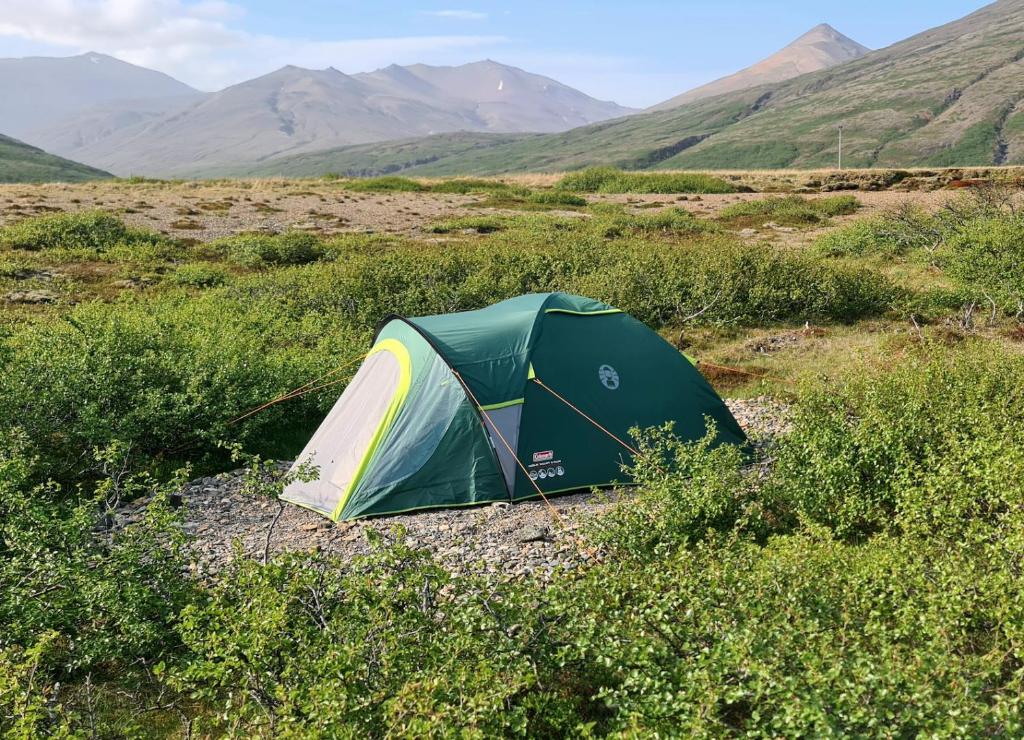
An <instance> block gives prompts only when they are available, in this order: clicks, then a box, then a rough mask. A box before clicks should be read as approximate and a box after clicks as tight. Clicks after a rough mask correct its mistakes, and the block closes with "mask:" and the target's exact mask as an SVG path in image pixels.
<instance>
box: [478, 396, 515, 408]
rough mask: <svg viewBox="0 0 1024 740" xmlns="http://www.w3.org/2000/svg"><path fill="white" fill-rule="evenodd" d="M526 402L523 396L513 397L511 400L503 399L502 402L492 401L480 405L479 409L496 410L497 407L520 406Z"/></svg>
mask: <svg viewBox="0 0 1024 740" xmlns="http://www.w3.org/2000/svg"><path fill="white" fill-rule="evenodd" d="M524 403H526V399H525V398H514V399H512V400H511V401H505V402H503V403H492V404H491V405H490V406H481V407H480V410H481V411H497V410H498V409H507V408H508V407H509V406H520V405H522V404H524Z"/></svg>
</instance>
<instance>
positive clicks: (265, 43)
mask: <svg viewBox="0 0 1024 740" xmlns="http://www.w3.org/2000/svg"><path fill="white" fill-rule="evenodd" d="M985 4H986V3H985V2H978V1H977V0H895V1H894V0H858V1H857V2H850V3H836V2H825V3H823V2H821V0H786V1H785V2H765V1H764V0H714V1H710V0H704V1H702V2H698V1H696V0H676V1H675V2H668V1H666V0H660V1H659V0H628V1H626V2H623V1H622V0H615V1H614V2H601V1H600V0H515V1H514V2H505V1H499V0H475V1H468V0H467V1H466V2H459V1H458V0H436V2H428V1H425V0H372V1H370V2H352V1H349V0H288V1H287V2H285V1H283V0H0V57H21V56H29V55H42V56H68V55H71V54H79V53H83V52H86V51H94V52H100V53H105V54H110V55H112V56H116V57H118V58H120V59H124V60H125V61H129V62H133V63H135V64H140V65H143V66H146V67H150V68H152V69H158V70H160V71H162V72H166V73H167V74H170V75H172V76H173V77H176V78H177V79H179V80H181V81H182V82H186V83H188V84H190V85H192V86H193V87H197V88H199V89H201V90H218V89H221V88H223V87H225V86H227V85H230V84H234V83H237V82H241V81H243V80H246V79H251V78H252V77H256V76H258V75H261V74H265V73H267V72H271V71H273V70H274V69H277V68H279V67H281V66H284V65H285V64H295V65H298V66H301V67H311V68H316V69H323V68H325V67H328V66H333V67H335V68H336V69H339V70H341V71H342V72H347V73H355V72H365V71H370V70H373V69H376V68H379V67H384V66H387V65H388V64H392V63H395V64H411V63H414V62H423V63H426V64H461V63H464V62H470V61H476V60H479V59H494V60H496V61H499V62H503V63H506V64H512V65H515V66H517V67H522V68H523V69H526V70H528V71H530V72H536V73H539V74H544V75H547V76H549V77H553V78H555V79H557V80H559V81H560V82H563V83H565V84H567V85H571V86H573V87H576V88H578V89H580V90H582V91H583V92H585V93H587V94H589V95H593V96H594V97H597V98H601V99H603V100H615V101H616V102H618V103H621V104H623V105H630V106H634V107H646V106H649V105H653V104H655V103H658V102H660V101H662V100H665V99H667V98H670V97H672V96H674V95H676V94H678V93H680V92H683V91H685V90H688V89H690V88H693V87H695V86H697V85H700V84H702V83H704V82H708V81H710V80H713V79H716V78H718V77H721V76H723V75H726V74H730V73H732V72H735V71H737V70H739V69H741V68H743V67H746V66H748V65H750V64H752V63H754V62H756V61H758V60H760V59H762V58H764V57H766V56H768V55H770V54H772V53H773V52H775V51H777V50H778V49H780V48H781V47H783V46H785V45H786V44H788V43H789V42H790V41H792V40H793V39H795V38H796V37H798V36H800V35H801V34H803V33H804V32H805V31H807V30H809V29H810V28H811V27H813V26H815V25H817V24H819V23H830V24H831V25H833V26H834V27H835V28H837V29H838V30H839V31H841V32H842V33H844V34H846V35H847V36H850V37H851V38H853V39H854V40H856V41H859V42H860V43H862V44H864V45H865V46H869V47H871V48H873V49H877V48H881V47H884V46H887V45H889V44H892V43H894V42H896V41H900V40H902V39H904V38H906V37H908V36H911V35H913V34H915V33H918V32H920V31H924V30H926V29H928V28H931V27H933V26H937V25H941V24H942V23H946V22H948V21H951V20H954V19H956V18H959V17H961V16H963V15H967V14H968V13H970V12H973V11H974V10H977V9H978V8H980V7H983V6H984V5H985Z"/></svg>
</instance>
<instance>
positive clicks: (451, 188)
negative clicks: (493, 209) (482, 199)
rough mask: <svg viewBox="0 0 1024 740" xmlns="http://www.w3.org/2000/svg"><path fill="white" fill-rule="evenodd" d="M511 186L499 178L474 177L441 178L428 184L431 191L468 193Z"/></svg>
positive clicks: (509, 188)
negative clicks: (483, 178)
mask: <svg viewBox="0 0 1024 740" xmlns="http://www.w3.org/2000/svg"><path fill="white" fill-rule="evenodd" d="M511 189H512V186H511V185H509V184H507V183H504V182H501V181H500V180H482V179H475V178H465V179H454V180H442V181H440V182H436V183H434V184H432V185H431V186H430V192H432V193H453V194H456V195H468V194H470V193H494V192H498V193H500V192H504V191H507V190H511Z"/></svg>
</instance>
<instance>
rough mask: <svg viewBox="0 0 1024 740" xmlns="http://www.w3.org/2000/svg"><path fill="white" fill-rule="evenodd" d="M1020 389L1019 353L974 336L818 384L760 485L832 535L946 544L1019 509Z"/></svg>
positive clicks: (1022, 465) (1023, 394) (1023, 458)
mask: <svg viewBox="0 0 1024 740" xmlns="http://www.w3.org/2000/svg"><path fill="white" fill-rule="evenodd" d="M929 349H933V350H934V351H935V357H934V358H930V357H928V351H929ZM1022 388H1024V360H1022V359H1021V358H1019V357H1014V356H1006V355H1000V354H998V353H995V352H993V351H991V350H987V349H986V348H985V347H984V346H983V345H981V344H980V343H972V344H970V345H969V346H968V347H967V348H966V349H964V350H960V351H957V352H948V351H947V352H941V351H940V350H939V349H938V348H937V347H936V348H927V347H926V348H925V349H924V350H922V351H921V352H920V353H918V354H914V355H911V356H910V357H909V358H906V359H905V360H903V361H902V362H901V364H900V365H899V366H898V367H895V368H892V369H889V370H886V371H868V372H865V373H863V374H861V375H859V376H855V377H853V378H851V379H848V380H845V381H839V382H836V383H833V384H829V385H826V386H823V387H819V388H816V389H814V390H811V391H810V392H809V393H808V394H807V396H806V398H805V400H804V401H803V402H802V403H801V404H800V405H799V406H798V407H797V411H796V415H795V417H794V426H793V430H792V432H790V433H789V434H788V435H787V436H786V437H785V438H784V439H783V440H782V441H781V443H780V447H779V450H778V453H777V462H776V470H775V473H774V474H773V476H772V478H771V480H770V481H769V484H768V485H769V487H770V488H771V490H772V493H773V495H774V496H775V497H776V498H777V499H778V500H779V501H782V502H784V503H785V506H786V507H788V509H789V510H790V511H791V512H793V513H794V514H795V515H796V516H797V517H798V518H799V519H801V520H804V521H807V522H814V523H816V524H820V525H823V526H826V527H828V528H829V529H830V530H832V531H833V532H834V533H835V534H836V536H838V537H845V538H852V539H857V538H862V537H867V536H870V535H872V534H874V533H877V532H889V533H913V534H919V535H921V536H929V537H941V538H951V539H955V538H957V537H959V536H961V535H963V534H964V532H965V530H966V529H968V528H969V527H971V526H973V525H975V524H977V523H978V522H987V523H989V524H995V523H998V522H999V521H1001V520H1002V519H1003V518H1004V517H1005V516H1007V515H1008V514H1009V513H1010V512H1012V511H1015V510H1018V509H1019V508H1020V506H1021V505H1022V504H1024V486H1022V485H1021V481H1022V480H1024V428H1022V426H1021V424H1020V421H1019V420H1020V418H1021V414H1022V413H1024V390H1022Z"/></svg>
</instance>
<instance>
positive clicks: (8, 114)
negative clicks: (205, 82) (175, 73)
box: [0, 52, 202, 148]
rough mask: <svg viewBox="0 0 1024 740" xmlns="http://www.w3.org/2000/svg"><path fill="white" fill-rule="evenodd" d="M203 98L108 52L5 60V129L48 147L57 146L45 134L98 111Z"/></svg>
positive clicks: (1, 120) (0, 123) (1, 113)
mask: <svg viewBox="0 0 1024 740" xmlns="http://www.w3.org/2000/svg"><path fill="white" fill-rule="evenodd" d="M201 95H202V93H200V92H199V91H198V90H194V89H193V88H191V87H189V86H188V85H186V84H184V83H182V82H178V81H177V80H175V79H174V78H172V77H168V76H167V75H165V74H163V73H161V72H155V71H153V70H151V69H146V68H144V67H138V66H136V65H134V64H128V63H127V62H122V61H121V60H119V59H115V58H114V57H110V56H106V55H105V54H95V53H92V52H90V53H88V54H81V55H79V56H73V57H26V58H24V59H0V130H3V131H4V132H5V133H7V134H9V135H11V136H16V137H18V138H20V139H25V140H28V141H30V142H31V143H33V144H37V145H40V146H45V147H46V148H52V147H50V146H49V143H50V142H44V141H40V140H38V139H39V137H38V132H39V131H40V130H42V129H46V128H49V127H50V126H51V125H53V124H54V123H55V122H65V121H67V120H68V119H69V118H74V117H78V116H80V115H82V114H83V113H85V112H86V111H90V110H93V109H96V108H97V107H100V106H102V107H106V108H107V109H108V110H113V109H116V110H121V111H124V110H133V109H135V108H138V107H140V106H141V107H143V108H145V109H147V110H154V109H156V110H162V109H164V107H166V106H175V105H180V104H181V103H182V102H184V101H187V100H190V99H193V100H194V99H196V98H198V97H200V96H201ZM92 115H95V114H92ZM44 138H45V137H44Z"/></svg>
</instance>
